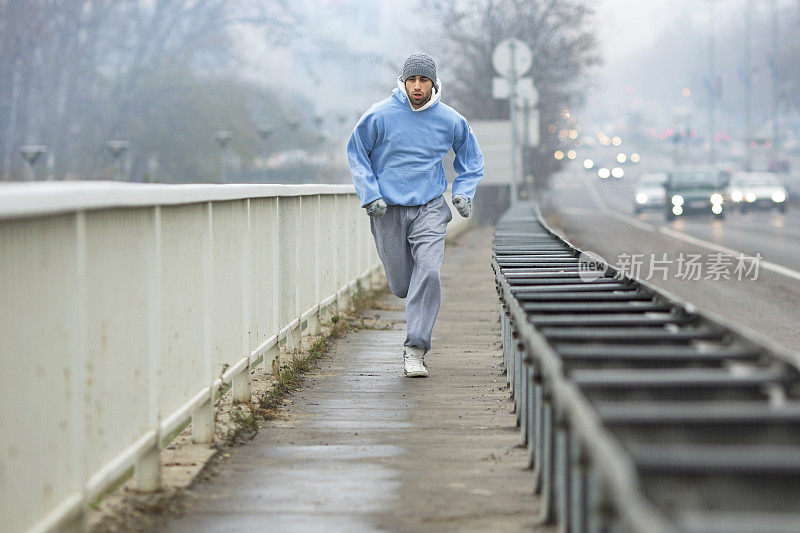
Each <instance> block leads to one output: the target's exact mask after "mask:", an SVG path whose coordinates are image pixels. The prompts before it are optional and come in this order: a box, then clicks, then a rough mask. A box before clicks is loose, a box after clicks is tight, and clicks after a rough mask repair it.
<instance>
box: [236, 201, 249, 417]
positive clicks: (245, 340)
mask: <svg viewBox="0 0 800 533" xmlns="http://www.w3.org/2000/svg"><path fill="white" fill-rule="evenodd" d="M251 216H252V215H251V212H250V199H249V198H248V199H247V200H245V218H246V219H247V222H246V225H245V228H246V229H245V232H244V235H243V239H242V251H243V253H242V268H241V273H242V274H241V276H242V356H244V357H247V366H246V367H245V368H244V369H243V370H242V371H241V372H240V373H239V374H237V375H235V376H233V379H232V380H231V381H232V382H233V383H232V385H233V401H235V402H249V401H250V399H251V397H250V292H251V291H252V288H251V287H250V272H251V271H250V259H251V255H252V252H251V250H250V246H251V245H252V239H251V238H250V235H251V231H252V228H251Z"/></svg>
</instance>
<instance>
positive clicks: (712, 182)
mask: <svg viewBox="0 0 800 533" xmlns="http://www.w3.org/2000/svg"><path fill="white" fill-rule="evenodd" d="M722 178H723V176H722V174H721V172H720V171H718V170H715V169H709V168H678V169H675V170H671V171H670V172H667V180H666V181H665V182H664V191H665V194H666V202H665V206H664V207H665V209H664V214H665V216H666V219H667V220H674V219H675V218H677V217H681V216H689V215H704V214H707V215H713V216H714V217H715V218H717V219H720V220H721V219H723V218H725V198H724V196H723V187H722V183H723V181H722Z"/></svg>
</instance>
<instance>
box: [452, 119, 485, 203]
mask: <svg viewBox="0 0 800 533" xmlns="http://www.w3.org/2000/svg"><path fill="white" fill-rule="evenodd" d="M453 151H455V153H456V158H455V161H453V169H454V170H455V171H456V173H457V174H458V176H456V179H454V180H453V194H463V195H464V196H466V197H467V198H469V199H470V200H472V197H473V196H475V189H477V188H478V182H479V181H481V179H483V153H481V148H480V146H478V140H477V139H476V138H475V134H474V133H472V128H470V127H469V123H468V122H467V119H465V118H463V117H461V121H460V122H459V124H458V125H456V135H455V142H454V143H453Z"/></svg>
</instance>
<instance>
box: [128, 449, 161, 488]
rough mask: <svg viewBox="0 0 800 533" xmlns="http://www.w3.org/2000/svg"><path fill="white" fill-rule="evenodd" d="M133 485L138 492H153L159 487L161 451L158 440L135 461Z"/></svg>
mask: <svg viewBox="0 0 800 533" xmlns="http://www.w3.org/2000/svg"><path fill="white" fill-rule="evenodd" d="M133 486H134V488H135V489H136V490H138V491H140V492H153V491H157V490H159V489H160V488H161V452H160V450H159V443H158V442H156V443H155V446H153V447H151V448H150V449H149V450H147V451H146V452H145V453H144V454H143V455H142V456H141V457H139V460H138V461H137V462H136V465H135V466H134V468H133Z"/></svg>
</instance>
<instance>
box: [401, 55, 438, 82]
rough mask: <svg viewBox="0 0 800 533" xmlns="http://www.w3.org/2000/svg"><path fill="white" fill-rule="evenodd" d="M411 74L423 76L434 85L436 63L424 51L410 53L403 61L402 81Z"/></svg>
mask: <svg viewBox="0 0 800 533" xmlns="http://www.w3.org/2000/svg"><path fill="white" fill-rule="evenodd" d="M411 76H425V77H426V78H428V79H429V80H431V81H432V82H433V84H434V85H436V63H434V61H433V58H432V57H431V56H429V55H428V54H425V53H419V54H411V55H410V56H408V59H406V62H405V63H403V83H405V82H406V80H407V79H408V78H410V77H411Z"/></svg>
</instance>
